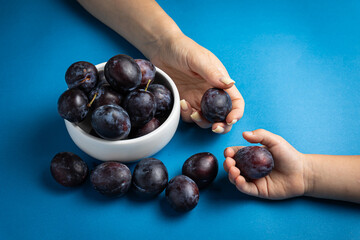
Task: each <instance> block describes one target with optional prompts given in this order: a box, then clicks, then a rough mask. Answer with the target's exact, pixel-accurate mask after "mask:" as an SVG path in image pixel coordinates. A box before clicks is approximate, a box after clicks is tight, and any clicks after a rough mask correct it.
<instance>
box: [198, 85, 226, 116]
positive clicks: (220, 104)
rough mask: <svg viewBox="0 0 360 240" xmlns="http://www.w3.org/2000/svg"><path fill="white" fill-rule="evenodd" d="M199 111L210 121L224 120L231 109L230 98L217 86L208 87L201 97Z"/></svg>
mask: <svg viewBox="0 0 360 240" xmlns="http://www.w3.org/2000/svg"><path fill="white" fill-rule="evenodd" d="M200 105H201V113H202V115H203V116H204V117H205V118H206V119H207V120H208V121H209V122H211V123H214V122H224V121H225V119H226V116H227V115H228V114H229V113H230V111H231V109H232V103H231V98H230V96H229V94H228V93H227V92H225V91H224V90H222V89H219V88H210V89H208V90H207V91H206V92H205V93H204V95H203V97H202V98H201V103H200Z"/></svg>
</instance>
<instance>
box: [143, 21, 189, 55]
mask: <svg viewBox="0 0 360 240" xmlns="http://www.w3.org/2000/svg"><path fill="white" fill-rule="evenodd" d="M183 36H184V34H183V33H182V31H181V30H180V28H179V27H178V26H177V25H176V24H174V25H170V26H167V27H164V28H162V29H159V30H154V31H152V33H151V34H149V37H148V38H147V39H146V41H144V43H142V44H141V46H139V47H138V49H139V50H140V51H141V52H142V53H143V54H144V56H145V57H147V58H148V59H149V60H151V59H153V58H154V57H155V56H157V55H158V54H159V52H160V51H161V50H162V49H166V48H168V47H169V46H171V45H173V42H175V41H176V39H179V38H181V37H183Z"/></svg>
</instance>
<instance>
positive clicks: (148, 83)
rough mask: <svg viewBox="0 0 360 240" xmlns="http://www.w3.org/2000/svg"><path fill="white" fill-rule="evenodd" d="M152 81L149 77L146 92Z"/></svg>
mask: <svg viewBox="0 0 360 240" xmlns="http://www.w3.org/2000/svg"><path fill="white" fill-rule="evenodd" d="M150 82H151V79H149V81H148V83H147V84H146V87H145V92H146V91H147V89H148V87H149V85H150Z"/></svg>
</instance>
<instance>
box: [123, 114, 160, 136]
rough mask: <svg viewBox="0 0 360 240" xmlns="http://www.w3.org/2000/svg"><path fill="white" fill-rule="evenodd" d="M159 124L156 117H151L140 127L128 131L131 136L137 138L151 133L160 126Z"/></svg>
mask: <svg viewBox="0 0 360 240" xmlns="http://www.w3.org/2000/svg"><path fill="white" fill-rule="evenodd" d="M160 125H161V123H160V121H159V120H158V119H156V118H153V119H151V120H150V121H149V122H147V123H146V124H145V125H144V126H142V127H140V128H136V129H132V130H131V131H132V132H131V133H130V135H131V138H137V137H141V136H144V135H146V134H148V133H151V132H152V131H154V130H155V129H157V128H158V127H160Z"/></svg>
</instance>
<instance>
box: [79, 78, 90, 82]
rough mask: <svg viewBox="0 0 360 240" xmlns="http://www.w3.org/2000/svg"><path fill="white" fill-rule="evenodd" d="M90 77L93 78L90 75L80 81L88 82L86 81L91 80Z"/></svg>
mask: <svg viewBox="0 0 360 240" xmlns="http://www.w3.org/2000/svg"><path fill="white" fill-rule="evenodd" d="M90 79H91V78H90V77H86V78H85V79H84V80H81V82H80V83H84V82H86V81H89V80H90Z"/></svg>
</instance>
